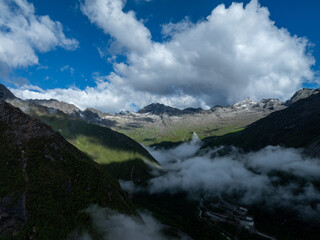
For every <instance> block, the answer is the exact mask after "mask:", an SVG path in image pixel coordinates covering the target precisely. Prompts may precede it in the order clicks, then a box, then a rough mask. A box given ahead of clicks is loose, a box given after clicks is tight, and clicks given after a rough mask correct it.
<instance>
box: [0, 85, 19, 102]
mask: <svg viewBox="0 0 320 240" xmlns="http://www.w3.org/2000/svg"><path fill="white" fill-rule="evenodd" d="M14 98H16V97H15V96H14V95H13V93H12V92H10V90H9V89H7V88H6V87H5V86H4V85H2V84H1V83H0V99H2V100H6V99H14Z"/></svg>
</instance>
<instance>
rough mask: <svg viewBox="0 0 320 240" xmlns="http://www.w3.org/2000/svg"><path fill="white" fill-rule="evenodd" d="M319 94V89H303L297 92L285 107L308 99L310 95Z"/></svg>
mask: <svg viewBox="0 0 320 240" xmlns="http://www.w3.org/2000/svg"><path fill="white" fill-rule="evenodd" d="M319 92H320V89H309V88H303V89H301V90H299V91H297V92H296V93H295V94H294V95H293V96H292V97H291V99H290V100H288V101H287V102H286V105H290V104H293V103H295V102H297V101H299V100H301V99H305V98H308V97H310V96H311V95H314V94H318V93H319Z"/></svg>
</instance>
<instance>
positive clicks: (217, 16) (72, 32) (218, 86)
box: [0, 0, 320, 112]
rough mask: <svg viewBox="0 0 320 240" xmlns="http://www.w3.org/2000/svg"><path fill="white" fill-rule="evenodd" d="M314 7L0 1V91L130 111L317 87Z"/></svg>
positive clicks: (268, 0)
mask: <svg viewBox="0 0 320 240" xmlns="http://www.w3.org/2000/svg"><path fill="white" fill-rule="evenodd" d="M319 11H320V2H319V1H318V0H306V1H300V0H290V1H289V0H283V1H278V0H260V1H257V0H252V1H248V0H245V1H243V2H238V3H233V1H230V0H225V1H224V0H200V1H195V0H193V1H191V0H127V1H125V0H81V1H78V0H54V1H53V0H48V1H41V0H33V1H30V0H29V1H25V0H0V82H1V83H3V84H5V85H6V86H8V87H10V89H11V90H12V91H13V92H14V93H15V94H16V95H17V96H18V97H21V98H46V99H50V98H55V99H58V100H63V101H66V102H69V103H73V104H75V105H77V106H78V107H80V108H86V107H94V108H97V109H100V110H102V111H105V112H116V111H119V110H124V109H127V110H131V111H135V110H138V109H139V108H141V107H143V106H145V105H147V104H149V103H152V102H161V103H164V104H166V105H171V106H174V107H178V108H184V107H190V106H193V107H203V108H208V107H212V106H214V105H217V104H220V105H226V104H231V103H234V102H236V101H239V100H243V99H244V98H245V97H248V96H249V97H252V98H254V99H255V100H260V99H262V98H280V99H281V100H285V99H287V98H289V97H290V96H291V95H292V94H293V93H294V92H295V91H296V90H298V89H299V88H301V87H318V86H319V74H318V71H319V66H320V65H319V63H318V61H319V58H320V34H319V31H318V25H319V20H320V17H319V16H318V13H319Z"/></svg>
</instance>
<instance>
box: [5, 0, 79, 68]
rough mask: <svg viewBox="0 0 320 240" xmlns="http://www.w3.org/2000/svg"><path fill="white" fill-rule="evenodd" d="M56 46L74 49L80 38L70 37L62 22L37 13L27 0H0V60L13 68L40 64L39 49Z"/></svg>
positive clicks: (46, 49)
mask: <svg viewBox="0 0 320 240" xmlns="http://www.w3.org/2000/svg"><path fill="white" fill-rule="evenodd" d="M55 47H62V48H65V49H67V50H73V49H76V48H77V47H78V41H77V40H75V39H73V38H67V37H66V36H65V35H64V33H63V27H62V24H61V23H60V22H58V21H53V20H51V19H50V17H49V16H37V15H36V14H35V9H34V6H33V4H31V3H28V2H27V1H26V0H12V1H9V0H0V64H1V65H6V66H7V67H10V68H16V67H27V66H31V65H34V64H38V56H37V52H40V53H44V52H48V51H50V50H52V49H54V48H55Z"/></svg>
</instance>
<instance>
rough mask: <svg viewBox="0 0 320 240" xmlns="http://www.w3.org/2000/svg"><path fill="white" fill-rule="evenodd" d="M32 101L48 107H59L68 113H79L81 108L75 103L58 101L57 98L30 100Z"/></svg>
mask: <svg viewBox="0 0 320 240" xmlns="http://www.w3.org/2000/svg"><path fill="white" fill-rule="evenodd" d="M28 101H29V102H30V103H33V104H38V105H42V106H45V107H48V108H55V109H58V110H60V111H62V112H64V113H66V114H75V113H79V112H80V111H81V110H80V109H79V108H77V107H76V106H75V105H73V104H70V103H66V102H63V101H58V100H56V99H49V100H45V99H44V100H39V99H35V100H28Z"/></svg>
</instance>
